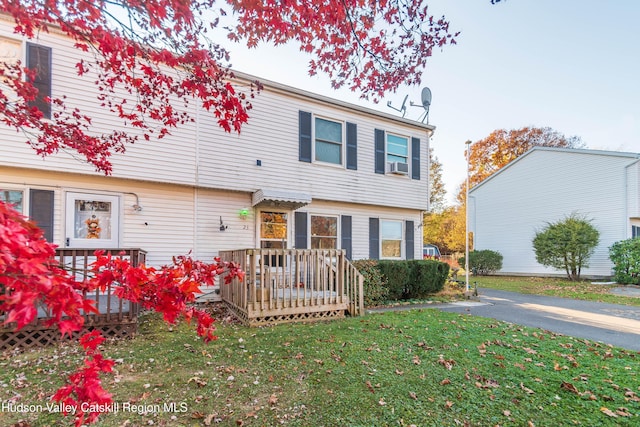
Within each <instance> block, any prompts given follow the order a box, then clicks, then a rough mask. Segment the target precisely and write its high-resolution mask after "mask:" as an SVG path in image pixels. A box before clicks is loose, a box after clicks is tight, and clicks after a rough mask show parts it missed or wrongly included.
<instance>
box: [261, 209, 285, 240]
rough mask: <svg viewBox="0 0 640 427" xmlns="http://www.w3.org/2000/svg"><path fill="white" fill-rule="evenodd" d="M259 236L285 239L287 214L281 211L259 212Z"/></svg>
mask: <svg viewBox="0 0 640 427" xmlns="http://www.w3.org/2000/svg"><path fill="white" fill-rule="evenodd" d="M260 221H261V224H260V238H262V239H279V240H286V239H287V214H286V213H281V212H261V213H260Z"/></svg>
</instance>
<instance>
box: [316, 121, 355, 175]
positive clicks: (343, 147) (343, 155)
mask: <svg viewBox="0 0 640 427" xmlns="http://www.w3.org/2000/svg"><path fill="white" fill-rule="evenodd" d="M316 119H322V120H326V121H328V122H334V123H340V129H341V131H342V143H341V144H340V163H339V164H338V163H331V162H323V161H322V160H316V139H317V138H316ZM346 127H347V123H346V122H345V121H344V120H337V119H333V118H330V117H326V116H321V115H316V114H314V115H313V116H312V128H313V132H312V135H313V137H312V138H311V161H312V162H313V163H317V164H319V165H323V166H330V167H334V168H340V169H344V168H346V163H347V162H346V156H347V130H346Z"/></svg>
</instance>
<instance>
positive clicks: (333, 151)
mask: <svg viewBox="0 0 640 427" xmlns="http://www.w3.org/2000/svg"><path fill="white" fill-rule="evenodd" d="M316 160H318V161H320V162H328V163H335V164H337V165H340V164H342V145H338V144H334V143H331V142H323V141H316Z"/></svg>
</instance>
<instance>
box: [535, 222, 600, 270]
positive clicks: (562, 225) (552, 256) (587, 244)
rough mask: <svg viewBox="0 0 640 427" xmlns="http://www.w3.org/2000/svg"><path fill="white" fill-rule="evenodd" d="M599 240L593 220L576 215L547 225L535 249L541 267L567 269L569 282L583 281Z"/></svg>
mask: <svg viewBox="0 0 640 427" xmlns="http://www.w3.org/2000/svg"><path fill="white" fill-rule="evenodd" d="M599 241H600V232H599V231H598V230H597V229H596V228H595V227H594V226H593V225H591V221H589V220H587V219H586V218H585V217H583V216H580V215H578V214H576V213H573V214H571V215H569V216H567V217H565V218H564V219H562V220H559V221H557V222H553V223H547V226H546V227H545V228H544V229H543V230H542V231H540V232H538V233H536V236H535V237H534V238H533V249H534V251H535V253H536V261H538V262H539V263H540V264H542V265H545V266H548V267H553V268H556V269H559V270H564V271H565V272H566V273H567V277H568V278H569V280H580V274H581V272H582V269H583V268H586V267H589V258H591V255H593V251H594V250H595V248H596V246H598V242H599Z"/></svg>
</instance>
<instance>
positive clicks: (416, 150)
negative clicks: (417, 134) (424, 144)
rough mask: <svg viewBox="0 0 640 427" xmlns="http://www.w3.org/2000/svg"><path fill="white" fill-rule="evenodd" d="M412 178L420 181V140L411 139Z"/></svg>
mask: <svg viewBox="0 0 640 427" xmlns="http://www.w3.org/2000/svg"><path fill="white" fill-rule="evenodd" d="M411 178H412V179H420V138H411Z"/></svg>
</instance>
